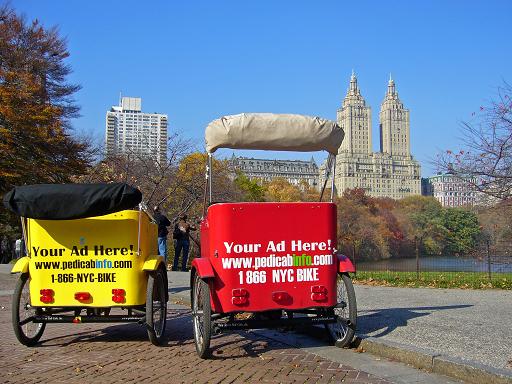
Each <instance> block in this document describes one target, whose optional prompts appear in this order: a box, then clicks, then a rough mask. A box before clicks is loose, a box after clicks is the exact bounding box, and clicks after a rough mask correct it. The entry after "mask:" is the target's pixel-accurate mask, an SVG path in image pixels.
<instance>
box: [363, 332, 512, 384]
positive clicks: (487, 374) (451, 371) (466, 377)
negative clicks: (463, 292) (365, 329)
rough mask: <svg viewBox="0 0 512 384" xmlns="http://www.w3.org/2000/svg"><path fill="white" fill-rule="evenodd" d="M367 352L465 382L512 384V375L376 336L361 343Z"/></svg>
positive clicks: (475, 383) (474, 383) (504, 371)
mask: <svg viewBox="0 0 512 384" xmlns="http://www.w3.org/2000/svg"><path fill="white" fill-rule="evenodd" d="M360 347H362V348H363V349H364V350H366V351H367V352H370V353H372V354H375V355H379V356H383V357H387V358H389V359H393V360H396V361H400V362H402V363H406V364H410V365H412V366H414V367H416V368H420V369H424V370H427V371H429V372H433V373H437V374H440V375H445V376H449V377H453V378H455V379H459V380H463V381H464V382H467V383H472V384H481V383H486V384H487V383H488V384H512V373H510V372H507V371H506V370H503V369H497V368H493V367H490V366H487V365H484V364H480V363H476V362H473V361H467V360H462V359H458V358H454V357H449V356H444V355H442V354H439V353H435V352H433V351H431V350H427V349H420V348H416V347H412V346H409V345H404V344H401V343H396V342H392V341H388V340H386V341H384V340H379V339H376V338H374V337H368V338H365V339H362V340H361V342H360Z"/></svg>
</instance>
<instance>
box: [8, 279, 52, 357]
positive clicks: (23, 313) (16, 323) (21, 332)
mask: <svg viewBox="0 0 512 384" xmlns="http://www.w3.org/2000/svg"><path fill="white" fill-rule="evenodd" d="M29 286H30V280H29V275H28V273H24V274H22V275H21V276H20V278H19V279H18V282H17V283H16V288H15V289H14V294H13V295H12V325H13V327H14V334H15V335H16V338H17V339H18V341H19V342H20V343H21V344H24V345H26V346H27V347H32V346H34V345H36V344H37V342H38V341H39V339H40V338H41V336H43V332H44V329H45V328H46V323H34V322H33V321H29V322H27V323H26V324H20V323H21V322H23V321H24V320H26V319H28V318H30V317H32V316H35V315H36V314H40V313H41V310H40V309H36V308H34V307H32V306H31V305H30V289H29Z"/></svg>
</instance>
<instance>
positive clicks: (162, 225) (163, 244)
mask: <svg viewBox="0 0 512 384" xmlns="http://www.w3.org/2000/svg"><path fill="white" fill-rule="evenodd" d="M153 218H154V219H155V222H156V224H157V225H158V254H159V255H161V256H163V257H164V259H165V264H167V234H168V233H169V231H168V230H167V227H168V226H169V225H171V222H170V221H169V219H167V217H165V216H164V215H162V214H161V213H160V208H159V207H155V208H154V212H153Z"/></svg>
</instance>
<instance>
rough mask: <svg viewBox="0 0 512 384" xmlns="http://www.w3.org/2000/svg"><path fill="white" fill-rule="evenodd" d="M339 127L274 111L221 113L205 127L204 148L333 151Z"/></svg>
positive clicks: (338, 140) (340, 135) (338, 142)
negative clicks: (224, 114)
mask: <svg viewBox="0 0 512 384" xmlns="http://www.w3.org/2000/svg"><path fill="white" fill-rule="evenodd" d="M343 136H344V133H343V129H342V128H341V127H340V126H338V125H337V124H336V123H335V122H333V121H329V120H325V119H322V118H320V117H310V116H303V115H291V114H275V113H241V114H239V115H231V116H224V117H221V118H220V119H217V120H214V121H212V122H211V123H210V124H209V125H208V127H206V132H205V139H206V150H207V151H208V152H209V153H213V152H215V151H216V150H217V149H218V148H232V149H262V150H271V151H299V152H311V151H322V150H325V151H327V152H329V153H331V154H333V155H336V154H337V153H338V148H339V147H340V145H341V142H342V141H343Z"/></svg>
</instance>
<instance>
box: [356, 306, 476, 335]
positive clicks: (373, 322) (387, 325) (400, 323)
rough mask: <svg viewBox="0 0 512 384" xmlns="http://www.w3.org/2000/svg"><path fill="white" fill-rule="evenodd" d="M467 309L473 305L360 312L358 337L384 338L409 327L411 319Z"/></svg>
mask: <svg viewBox="0 0 512 384" xmlns="http://www.w3.org/2000/svg"><path fill="white" fill-rule="evenodd" d="M467 307H472V305H469V304H464V305H444V306H432V307H410V308H385V309H372V310H366V311H359V312H358V316H357V335H358V336H361V337H368V336H372V337H382V336H385V335H387V334H389V333H391V332H393V331H394V330H395V329H397V328H399V327H405V326H407V324H408V321H409V320H411V319H414V318H417V317H423V316H428V315H430V314H432V313H433V312H436V311H445V310H451V309H460V308H467ZM419 311H420V312H419ZM363 313H364V314H363ZM362 314H363V315H362ZM379 330H380V332H379V333H377V334H373V332H376V331H379Z"/></svg>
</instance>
